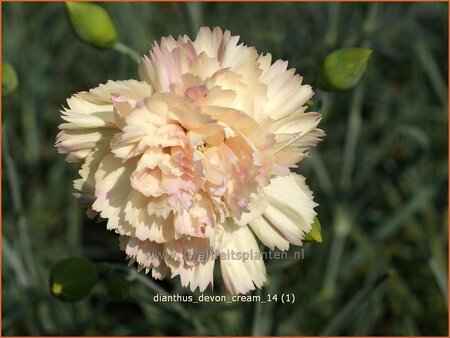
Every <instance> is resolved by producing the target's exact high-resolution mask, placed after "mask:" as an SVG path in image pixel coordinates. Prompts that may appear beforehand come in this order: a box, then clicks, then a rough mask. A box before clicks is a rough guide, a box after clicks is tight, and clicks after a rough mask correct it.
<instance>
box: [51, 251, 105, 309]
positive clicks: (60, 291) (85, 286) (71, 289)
mask: <svg viewBox="0 0 450 338" xmlns="http://www.w3.org/2000/svg"><path fill="white" fill-rule="evenodd" d="M97 278H98V272H97V268H96V267H95V265H94V263H92V262H91V261H90V260H88V259H86V258H78V257H74V258H68V259H64V260H62V261H60V262H59V263H57V264H56V265H55V266H53V268H52V269H51V272H50V278H49V287H50V293H51V294H52V295H53V296H54V297H55V298H57V299H59V300H60V301H63V302H77V301H79V300H82V299H84V298H86V297H87V296H88V295H89V293H90V292H91V290H92V288H93V287H94V285H95V283H96V282H97Z"/></svg>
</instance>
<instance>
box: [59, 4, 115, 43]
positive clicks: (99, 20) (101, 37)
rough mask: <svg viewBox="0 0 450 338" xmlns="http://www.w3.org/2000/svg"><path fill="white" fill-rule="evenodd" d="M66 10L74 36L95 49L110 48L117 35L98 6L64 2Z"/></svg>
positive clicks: (111, 23) (109, 20)
mask: <svg viewBox="0 0 450 338" xmlns="http://www.w3.org/2000/svg"><path fill="white" fill-rule="evenodd" d="M66 10H67V14H68V16H69V20H70V23H71V25H72V28H73V30H74V31H75V33H76V35H77V36H78V37H79V38H80V39H81V40H82V41H83V42H86V43H88V44H91V45H93V46H95V47H97V48H102V49H107V48H112V47H114V45H115V44H116V42H117V33H116V29H115V27H114V23H113V22H112V20H111V18H110V17H109V14H108V13H107V12H106V11H105V10H104V9H103V8H102V7H100V6H99V5H96V4H93V3H85V2H66Z"/></svg>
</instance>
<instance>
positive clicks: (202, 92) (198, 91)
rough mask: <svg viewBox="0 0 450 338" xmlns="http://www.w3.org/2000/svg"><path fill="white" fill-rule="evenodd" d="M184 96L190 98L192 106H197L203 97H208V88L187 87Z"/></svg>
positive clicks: (203, 86)
mask: <svg viewBox="0 0 450 338" xmlns="http://www.w3.org/2000/svg"><path fill="white" fill-rule="evenodd" d="M184 95H185V96H188V97H190V98H191V100H192V104H193V105H194V106H199V105H201V104H202V102H203V100H204V99H205V97H206V96H208V88H206V86H205V85H201V86H194V87H189V88H188V89H186V91H185V92H184Z"/></svg>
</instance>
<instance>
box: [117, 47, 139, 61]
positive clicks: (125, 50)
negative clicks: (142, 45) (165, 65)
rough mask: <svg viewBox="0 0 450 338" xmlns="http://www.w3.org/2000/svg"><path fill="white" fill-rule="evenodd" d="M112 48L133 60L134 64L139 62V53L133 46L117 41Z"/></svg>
mask: <svg viewBox="0 0 450 338" xmlns="http://www.w3.org/2000/svg"><path fill="white" fill-rule="evenodd" d="M114 50H116V51H117V52H119V53H121V54H123V55H126V56H128V57H129V58H130V59H132V60H133V62H135V63H136V64H139V60H140V58H141V55H140V54H139V53H138V52H137V51H136V50H134V49H133V48H131V47H129V46H127V45H125V44H123V43H122V42H117V43H116V44H115V45H114Z"/></svg>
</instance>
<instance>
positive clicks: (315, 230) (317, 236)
mask: <svg viewBox="0 0 450 338" xmlns="http://www.w3.org/2000/svg"><path fill="white" fill-rule="evenodd" d="M311 226H312V229H311V231H310V232H308V233H307V234H306V235H305V237H304V238H303V240H304V241H307V242H318V243H322V231H321V226H320V222H319V219H318V218H317V217H314V221H313V224H312V225H311Z"/></svg>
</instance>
